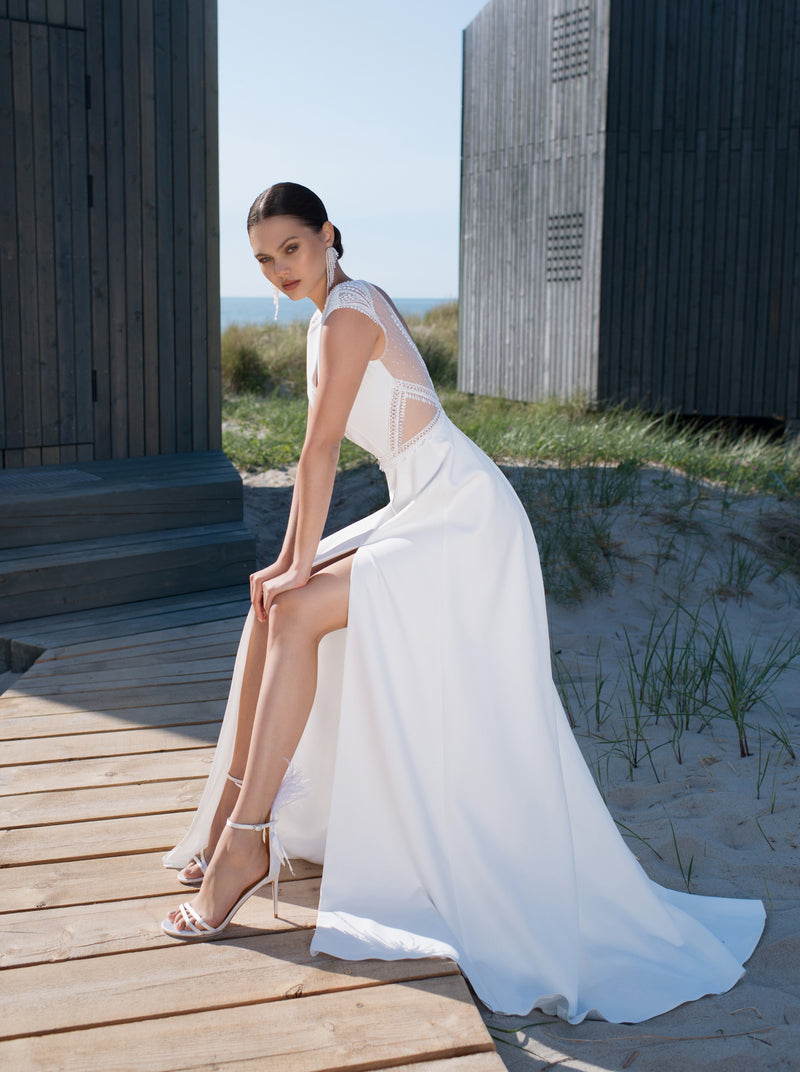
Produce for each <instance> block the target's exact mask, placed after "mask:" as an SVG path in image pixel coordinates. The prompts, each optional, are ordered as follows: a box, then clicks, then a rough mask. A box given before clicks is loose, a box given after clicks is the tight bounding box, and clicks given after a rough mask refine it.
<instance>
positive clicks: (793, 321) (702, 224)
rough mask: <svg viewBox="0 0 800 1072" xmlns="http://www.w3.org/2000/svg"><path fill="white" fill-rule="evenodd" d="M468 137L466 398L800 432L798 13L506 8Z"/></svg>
mask: <svg viewBox="0 0 800 1072" xmlns="http://www.w3.org/2000/svg"><path fill="white" fill-rule="evenodd" d="M587 25H588V29H589V55H588V61H587V60H586V58H585V57H584V56H582V55H581V54H580V49H581V48H582V47H583V45H584V42H585V27H586V26H587ZM584 71H588V73H583V72H584ZM462 140H463V159H462V261H461V265H462V271H461V314H460V328H461V369H460V383H461V386H462V388H464V389H466V390H471V391H477V392H479V393H485V394H498V395H509V396H511V397H516V398H525V399H535V398H540V397H543V396H546V395H549V394H557V395H569V394H571V393H574V392H575V391H585V392H586V393H587V394H588V395H589V396H590V397H592V398H599V399H611V400H625V401H628V402H634V403H641V404H643V405H645V406H647V407H650V408H653V409H674V410H679V411H682V412H689V413H692V412H694V413H702V414H711V415H713V414H720V415H741V416H753V417H758V416H764V417H769V416H778V417H784V418H790V419H797V418H798V417H800V409H799V408H798V407H800V212H799V211H798V209H799V208H800V195H799V194H798V190H799V189H800V175H799V174H798V170H799V167H800V5H798V4H797V3H796V0H769V2H765V0H725V2H720V0H648V2H647V3H646V4H643V3H641V0H602V2H588V0H585V2H584V0H541V2H537V3H534V2H532V0H531V2H524V0H492V3H490V4H489V5H487V7H486V8H484V9H483V11H482V12H481V13H480V14H479V15H478V17H477V18H476V19H475V21H474V22H473V23H472V24H471V25H470V26H469V27H468V29H467V30H466V31H465V35H464V116H463V139H462ZM581 214H582V219H581ZM548 221H549V223H548ZM581 225H582V235H581V233H580V228H581ZM581 244H582V251H581V255H582V261H581V264H580V266H579V268H578V265H577V263H576V257H577V253H578V248H579V247H580V246H581ZM548 247H549V257H548ZM548 266H549V267H548Z"/></svg>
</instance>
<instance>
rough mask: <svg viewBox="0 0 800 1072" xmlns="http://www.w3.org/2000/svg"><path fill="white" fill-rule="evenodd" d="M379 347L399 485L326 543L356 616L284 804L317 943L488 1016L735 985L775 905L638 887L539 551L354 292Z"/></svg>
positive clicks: (198, 833) (180, 850)
mask: <svg viewBox="0 0 800 1072" xmlns="http://www.w3.org/2000/svg"><path fill="white" fill-rule="evenodd" d="M340 308H348V309H356V310H358V311H359V312H361V313H362V314H363V315H365V316H368V317H369V318H370V319H371V320H373V321H374V322H375V323H376V324H377V325H378V326H379V327H380V329H381V331H382V332H383V334H384V337H385V343H386V346H385V351H384V353H383V355H382V356H381V357H380V358H379V359H377V360H373V361H371V362H370V363H369V365H368V366H367V371H366V373H365V375H364V379H363V382H362V384H361V387H360V390H359V392H358V395H357V398H356V401H355V403H354V405H353V409H352V412H351V414H350V419H349V422H348V426H347V436H348V438H350V439H352V440H353V441H355V442H356V443H358V444H360V445H362V446H363V447H365V448H366V449H367V450H369V451H371V452H372V453H373V454H374V455H375V456H376V457H377V459H378V460H379V462H380V464H381V467H382V469H383V470H384V471H385V474H386V478H387V481H388V485H389V492H390V503H389V505H388V506H386V507H384V508H383V509H381V510H379V511H377V512H376V513H374V514H372V515H371V516H369V517H367V518H364V519H363V520H361V521H359V522H357V523H356V524H354V525H350V526H348V527H347V528H345V529H343V530H341V531H339V532H337V533H334V534H333V535H331V536H328V537H327V538H325V539H324V540H323V541H322V542H321V544H320V547H319V553H318V555H317V559H316V561H317V562H324V561H326V560H328V559H331V558H335V557H336V556H338V555H340V554H342V553H343V552H344V551H347V550H353V549H355V550H356V553H355V556H354V559H353V566H352V575H351V582H350V604H349V624H348V626H347V628H346V629H343V630H339V631H338V632H336V633H332V634H330V635H329V636H327V637H325V639H324V640H323V642H322V644H321V647H320V652H319V674H318V686H317V692H316V697H315V700H314V705H313V708H312V711H311V715H310V717H309V720H308V724H307V727H306V730H305V732H304V734H303V737H302V739H301V741H300V744H299V746H298V749H297V752H296V753H295V757H294V758H295V763H296V765H297V766H298V767H300V768H301V769H302V771H303V773H304V774H305V776H306V778H307V779H308V782H309V786H310V791H309V792H308V794H307V795H306V796H305V797H304V798H303V799H301V800H299V801H296V802H295V803H294V804H292V805H291V806H289V807H288V808H287V809H285V810H284V811H283V812H282V813H281V815H280V819H279V824H278V829H279V832H280V836H281V839H282V841H283V843H284V845H285V847H286V849H287V851H288V852H289V854H290V855H291V856H298V857H303V858H306V859H308V860H312V861H316V862H322V861H323V859H324V869H323V878H322V887H321V892H320V903H319V915H318V922H317V927H316V932H315V934H314V938H313V942H312V950H313V951H324V952H326V953H329V954H332V955H334V956H337V957H342V958H345V959H348V960H361V959H366V958H369V957H377V958H380V959H385V960H389V959H395V958H401V957H426V956H435V955H442V956H446V957H452V958H453V959H454V960H456V961H457V962H458V964H459V965H460V967H461V969H462V970H463V972H464V974H465V975H466V976H467V978H468V979H469V981H470V983H471V984H472V986H473V988H474V990H475V991H476V993H477V994H478V996H479V997H480V998H481V1000H482V1001H483V1002H485V1004H486V1005H488V1006H489V1007H490V1008H491V1009H494V1010H497V1011H503V1012H506V1013H520V1014H524V1013H528V1012H529V1011H530V1010H531V1009H532V1008H533V1007H534V1006H536V1007H538V1008H540V1009H542V1010H543V1011H544V1012H545V1013H549V1014H555V1015H558V1016H560V1017H562V1018H564V1019H566V1020H568V1021H570V1022H571V1023H579V1022H580V1021H581V1020H582V1019H583V1018H584V1017H585V1016H587V1015H592V1016H600V1017H603V1018H605V1019H606V1020H610V1021H613V1022H636V1021H640V1020H644V1019H647V1018H648V1017H651V1016H654V1015H656V1014H658V1013H661V1012H664V1011H666V1010H667V1009H670V1008H672V1007H674V1006H676V1005H678V1004H680V1003H681V1002H684V1001H687V1000H690V999H692V998H697V997H700V996H701V995H703V994H707V993H718V992H721V991H724V990H727V989H728V988H729V987H731V986H732V985H733V984H734V983H735V982H736V980H737V979H738V978H739V977H740V976H741V975H742V973H743V969H742V963H743V962H744V961H745V960H746V959H747V958H748V957H749V955H750V953H751V952H752V950H753V948H754V947H755V944H756V942H757V941H758V938H759V935H760V934H761V930H762V927H763V923H764V910H763V906H762V904H761V902H760V901H748V900H733V899H726V898H716V897H715V898H711V897H700V896H694V895H689V894H686V893H680V892H676V891H673V890H668V889H664V888H662V887H660V886H658V885H657V884H656V883H654V882H652V881H651V880H650V879H649V878H648V876H647V875H646V874H645V872H644V870H643V869H642V867H641V866H640V865H639V863H638V862H637V860H636V859H635V857H634V856H633V855H632V853H631V852H630V850H629V849H628V847H627V845H626V844H625V843H624V841H623V840H622V838H621V836H620V835H619V832H618V830H617V828H616V825H615V823H614V821H613V819H612V818H611V816H610V814H609V813H608V811H607V809H606V807H605V805H604V803H603V800H602V798H601V796H600V794H599V792H598V791H597V788H596V787H595V784H594V782H593V780H592V777H591V774H590V772H589V770H588V767H587V766H586V764H585V762H584V760H583V758H582V755H581V753H580V750H579V748H578V745H577V743H576V741H575V738H574V736H573V734H572V731H571V729H570V726H569V723H568V721H567V718H566V715H565V713H564V711H563V709H562V706H561V703H560V701H559V697H558V694H557V692H556V689H555V686H554V684H553V680H552V674H551V667H550V647H549V641H548V630H547V617H546V611H545V599H544V591H543V588H542V580H541V573H540V567H539V557H538V552H537V549H536V543H535V540H534V537H533V534H532V532H531V528H530V524H529V521H528V518H527V516H526V514H525V511H524V510H523V508H522V505H521V503H520V502H519V500H518V498H517V496H516V495H515V493H514V491H513V490H512V488H511V486H510V485H509V484H508V482H507V481H506V479H505V478H504V477H503V475H502V474H501V473H500V471H499V470H498V469H497V467H496V466H495V465H494V463H493V462H492V461H490V459H489V458H487V457H486V456H485V455H484V454H483V453H482V452H481V451H480V450H479V449H478V448H477V447H476V446H475V444H473V443H472V442H471V441H470V440H469V439H467V438H466V437H465V436H464V435H463V434H462V433H461V432H460V431H459V430H458V429H457V428H456V427H455V426H454V425H453V424H452V423H451V422H450V420H449V419H448V418H447V417H446V415H445V414H444V412H443V411H442V409H441V406H440V404H439V401H438V399H437V397H436V394H435V392H434V390H433V387H432V384H431V382H430V379H429V377H428V373H427V370H426V369H425V366H424V364H423V362H422V359H421V358H420V357H419V354H418V353H417V351H416V348H415V347H414V345H413V343H412V342H411V340H410V338H409V336H408V334H407V332H406V330H405V328H404V326H403V324H402V322H401V320H400V319H399V317H398V316H397V314H396V311H395V310H394V307H393V306H392V305H391V303H390V302H389V301H388V300H387V299H386V297H385V295H384V294H383V292H382V291H380V290H378V289H377V288H376V287H374V286H372V285H371V284H367V283H364V282H356V281H349V282H345V283H341V284H339V286H337V287H335V288H334V289H333V290H332V291H331V294H330V297H329V299H328V302H327V304H326V306H325V309H324V312H323V313H322V314H320V313H319V312H317V313H315V314H314V317H313V318H312V320H311V324H310V326H309V334H308V392H309V400H310V402H311V404H312V406H313V402H314V394H315V383H316V368H317V361H318V355H319V338H320V331H321V327H322V324H323V322H324V321H325V320H326V319H327V318H328V317H329V316H331V315H333V314H334V313H335V311H336V310H337V309H340ZM252 621H253V612H252V610H251V612H250V615H249V616H248V619H247V622H246V624H245V627H244V631H243V634H242V639H241V642H240V646H239V653H238V656H237V659H236V665H235V669H234V673H233V680H232V684H231V690H230V697H229V700H228V705H227V708H226V711H225V718H224V721H223V725H222V729H221V733H220V738H219V744H218V747H217V751H216V755H215V760H214V764H213V767H212V770H211V774H210V776H209V779H208V784H207V786H206V789H205V792H204V794H203V797H202V800H201V803H200V806H199V809H198V811H197V814H196V816H195V818H194V821H193V823H192V825H191V828H190V830H189V832H188V833H187V835H186V837H185V838H184V839H183V841H181V843H180V845H178V846H177V848H175V849H174V850H173V851H172V852H171V853H169V854H168V855H167V856H166V857H165V863H166V864H167V866H170V867H182V866H183V865H184V864H186V863H187V862H188V860H189V859H190V858H191V856H192V855H193V853H195V852H197V851H199V850H200V849H201V848H202V847H203V846H204V845H205V844H206V842H207V838H208V834H209V830H210V825H211V820H212V817H213V815H214V811H215V809H216V806H217V803H218V801H219V798H220V795H221V792H222V786H223V783H224V779H225V774H226V771H227V770H228V766H229V763H230V759H231V755H232V751H233V743H234V737H235V731H236V719H237V713H238V700H239V692H240V688H241V682H242V674H243V669H244V659H245V653H246V650H247V644H248V638H249V635H250V630H251V628H252Z"/></svg>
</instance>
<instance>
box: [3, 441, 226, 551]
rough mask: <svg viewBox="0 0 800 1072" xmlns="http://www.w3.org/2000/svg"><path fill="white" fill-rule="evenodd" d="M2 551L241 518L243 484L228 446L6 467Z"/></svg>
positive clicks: (4, 471)
mask: <svg viewBox="0 0 800 1072" xmlns="http://www.w3.org/2000/svg"><path fill="white" fill-rule="evenodd" d="M0 502H2V503H3V525H2V528H0V548H10V547H29V546H36V545H42V544H54V543H65V542H71V541H75V540H85V539H96V538H98V537H102V536H121V535H126V534H130V533H137V532H150V531H154V530H159V529H172V528H187V527H190V526H193V525H207V524H222V523H223V522H235V521H241V519H242V482H241V480H240V478H239V474H238V473H237V472H236V470H235V468H234V467H233V465H232V464H231V462H230V461H229V460H228V458H227V457H226V456H225V455H224V454H223V453H222V451H199V452H196V453H187V454H167V455H158V456H155V457H149V458H125V459H120V460H116V461H113V460H112V461H101V462H86V463H81V462H76V463H72V464H69V465H48V466H41V467H38V468H36V469H13V470H9V469H7V470H2V471H0Z"/></svg>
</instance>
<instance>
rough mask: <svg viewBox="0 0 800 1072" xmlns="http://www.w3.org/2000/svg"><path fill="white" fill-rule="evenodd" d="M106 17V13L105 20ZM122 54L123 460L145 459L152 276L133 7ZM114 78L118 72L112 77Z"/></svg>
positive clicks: (127, 9) (125, 9) (122, 10)
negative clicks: (145, 291) (146, 275)
mask: <svg viewBox="0 0 800 1072" xmlns="http://www.w3.org/2000/svg"><path fill="white" fill-rule="evenodd" d="M109 15H110V11H107V14H106V18H108V17H109ZM113 17H114V18H117V17H119V18H120V24H121V37H122V41H123V42H124V47H123V49H122V64H121V76H122V114H123V117H124V127H123V130H124V134H123V138H122V144H121V153H122V158H123V169H124V176H125V187H124V190H125V256H124V259H123V258H120V262H119V263H120V269H121V270H123V271H124V275H125V284H124V285H125V316H126V325H125V337H124V346H125V366H126V376H127V381H126V383H125V387H124V390H125V393H126V402H127V405H126V409H127V420H128V442H127V447H126V450H125V455H126V456H127V457H131V456H133V457H136V456H137V455H140V454H144V444H145V430H144V421H145V414H144V366H143V360H142V348H143V332H142V285H143V283H142V274H143V272H149V271H151V270H152V268H151V265H149V264H148V265H147V266H145V265H144V264H143V263H142V173H141V116H140V102H139V11H138V5H137V4H125V3H122V4H120V7H119V15H117V10H116V9H114V16H113ZM114 73H115V75H116V77H119V74H120V72H116V71H115V72H114Z"/></svg>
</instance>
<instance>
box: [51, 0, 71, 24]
mask: <svg viewBox="0 0 800 1072" xmlns="http://www.w3.org/2000/svg"><path fill="white" fill-rule="evenodd" d="M47 21H48V22H49V23H53V24H55V25H57V26H63V25H64V23H66V21H67V0H47Z"/></svg>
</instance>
